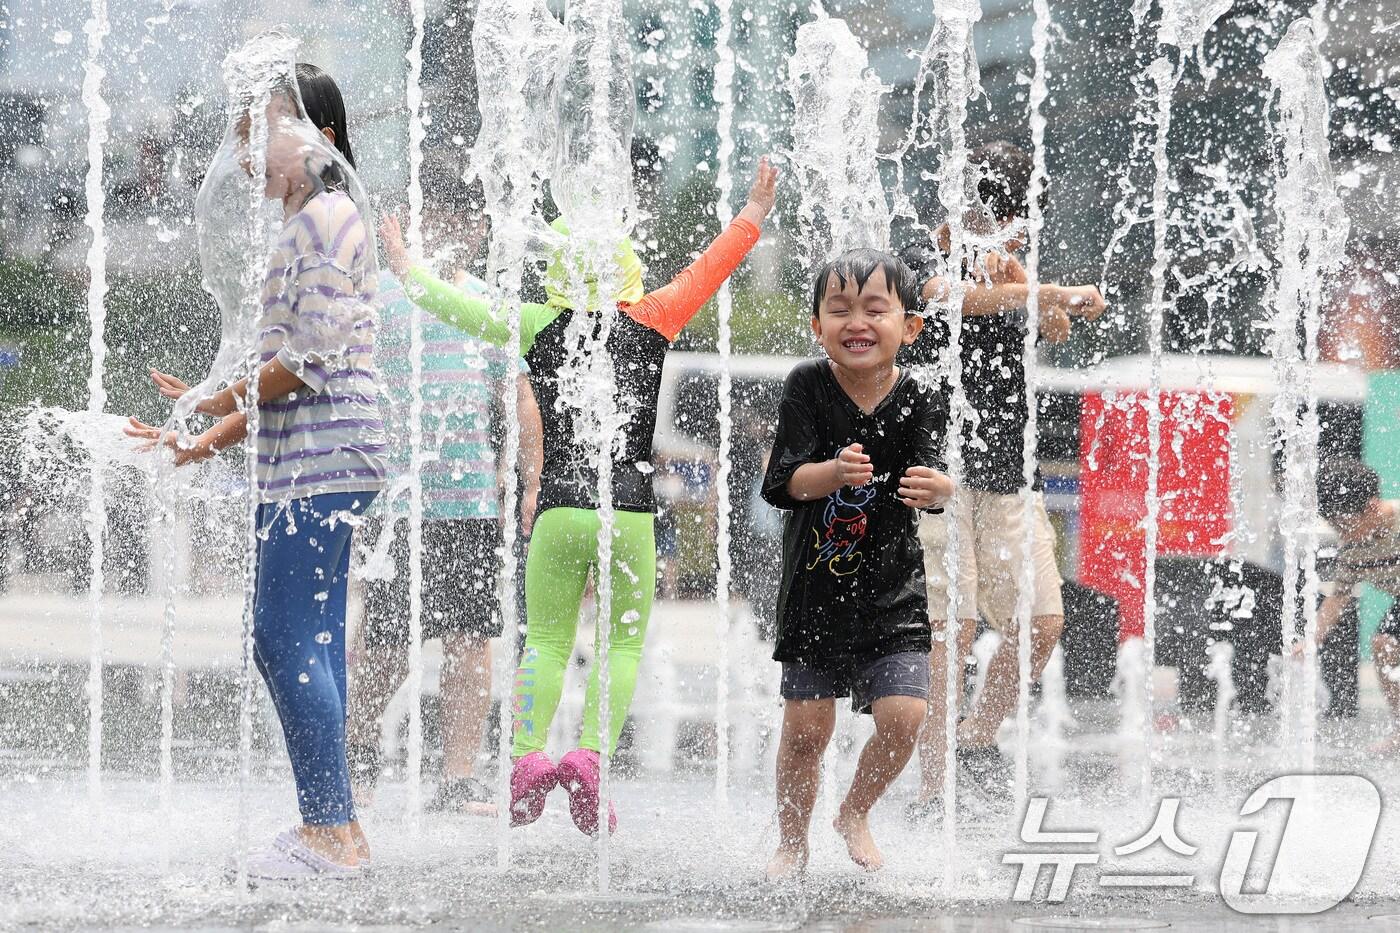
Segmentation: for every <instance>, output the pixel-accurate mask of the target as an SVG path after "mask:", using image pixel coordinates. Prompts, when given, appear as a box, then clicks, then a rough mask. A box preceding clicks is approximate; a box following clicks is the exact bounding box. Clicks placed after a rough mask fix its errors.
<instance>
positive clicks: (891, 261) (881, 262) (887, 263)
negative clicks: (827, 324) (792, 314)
mask: <svg viewBox="0 0 1400 933" xmlns="http://www.w3.org/2000/svg"><path fill="white" fill-rule="evenodd" d="M876 269H882V270H884V273H885V281H886V282H888V283H890V290H891V291H892V292H894V294H895V295H896V296H898V298H899V303H900V305H901V306H903V308H904V313H905V314H914V313H916V312H917V311H918V310H919V305H920V301H919V282H918V279H917V278H915V276H914V272H913V270H911V269H910V268H909V267H908V266H907V265H905V264H904V262H903V261H902V260H901V259H900V258H899V257H898V256H894V255H891V254H890V253H886V252H884V251H882V250H878V249H851V250H847V251H846V252H844V253H842V254H841V255H840V256H837V257H836V258H835V259H833V260H831V261H830V262H828V263H827V264H826V265H824V266H822V267H821V269H820V270H819V271H818V272H817V280H816V282H815V283H814V284H813V286H812V317H817V316H819V315H820V314H821V309H822V299H823V298H825V297H826V283H827V282H828V281H829V280H830V279H831V277H832V276H833V275H834V276H836V281H837V282H839V283H840V284H841V287H842V288H845V287H846V282H847V281H849V280H851V279H855V282H856V291H857V292H861V291H864V290H865V283H866V282H868V281H870V277H871V276H872V275H874V274H875V270H876Z"/></svg>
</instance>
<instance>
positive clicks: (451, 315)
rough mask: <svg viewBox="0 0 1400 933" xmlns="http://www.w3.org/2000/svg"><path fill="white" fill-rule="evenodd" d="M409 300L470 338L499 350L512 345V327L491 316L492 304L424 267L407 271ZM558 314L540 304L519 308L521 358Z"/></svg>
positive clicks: (523, 305) (526, 304)
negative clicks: (496, 347)
mask: <svg viewBox="0 0 1400 933" xmlns="http://www.w3.org/2000/svg"><path fill="white" fill-rule="evenodd" d="M407 279H408V283H409V284H410V285H411V287H410V288H408V289H407V291H408V294H409V297H410V298H412V299H413V301H414V303H415V304H417V305H418V306H419V307H420V308H422V309H423V310H425V311H427V312H428V313H429V314H431V315H433V317H436V318H437V319H438V320H440V321H442V322H443V323H445V324H451V325H452V326H453V327H455V328H457V329H458V330H460V331H462V332H463V333H465V334H467V335H468V336H470V337H475V338H476V339H478V340H484V341H486V342H487V343H490V344H494V345H495V346H498V347H504V346H506V345H507V344H509V343H510V325H509V324H508V323H507V322H506V321H502V320H501V319H500V318H498V317H496V316H495V315H494V314H492V313H491V312H492V308H491V302H490V301H489V300H488V299H486V298H482V297H479V296H477V295H470V294H467V293H466V292H464V291H462V290H461V289H459V288H455V287H454V286H452V285H449V284H448V283H446V282H444V281H443V280H442V279H440V278H438V277H437V276H435V275H433V274H432V273H431V272H429V271H428V270H426V269H424V268H422V267H421V266H414V267H413V268H412V269H410V270H409V271H408V276H407ZM558 316H559V311H558V310H557V309H555V308H550V307H547V306H545V305H539V304H529V303H525V304H521V306H520V355H521V356H524V355H525V354H526V353H529V352H530V347H532V346H534V343H535V336H536V335H537V334H538V333H539V332H540V331H541V330H543V329H544V328H545V327H547V326H548V325H549V323H550V322H551V321H553V320H554V319H555V318H556V317H558Z"/></svg>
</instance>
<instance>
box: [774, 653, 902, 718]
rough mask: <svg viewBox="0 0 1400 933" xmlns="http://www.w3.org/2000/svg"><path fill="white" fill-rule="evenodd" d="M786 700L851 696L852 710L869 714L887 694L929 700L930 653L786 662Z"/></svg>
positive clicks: (784, 691) (784, 667)
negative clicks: (817, 663)
mask: <svg viewBox="0 0 1400 933" xmlns="http://www.w3.org/2000/svg"><path fill="white" fill-rule="evenodd" d="M781 692H782V697H783V699H784V700H830V699H834V698H835V697H844V696H849V697H850V698H851V709H852V710H854V711H855V712H857V713H869V712H870V711H871V706H872V705H873V704H874V703H875V701H876V700H879V699H882V698H884V697H918V698H919V699H921V700H927V699H928V655H926V654H923V653H921V652H918V651H902V652H899V653H898V654H887V655H885V656H884V657H881V658H875V659H874V660H871V661H865V660H863V659H855V658H852V659H850V660H849V662H848V663H846V664H842V665H838V666H835V667H829V668H828V667H823V668H821V669H817V668H813V667H809V666H807V665H805V664H798V663H797V662H795V661H784V662H783V685H782V690H781Z"/></svg>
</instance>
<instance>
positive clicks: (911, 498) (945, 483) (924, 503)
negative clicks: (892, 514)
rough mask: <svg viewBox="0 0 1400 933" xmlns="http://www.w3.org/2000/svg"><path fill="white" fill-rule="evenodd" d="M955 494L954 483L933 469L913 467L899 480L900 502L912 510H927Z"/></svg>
mask: <svg viewBox="0 0 1400 933" xmlns="http://www.w3.org/2000/svg"><path fill="white" fill-rule="evenodd" d="M952 494H953V481H952V480H951V479H949V478H948V477H947V476H945V475H944V474H942V473H940V472H938V471H937V470H935V469H933V468H932V467H926V466H912V467H910V468H909V469H907V470H905V471H904V475H903V476H901V477H900V478H899V501H900V502H903V503H904V504H905V505H907V506H909V508H911V509H927V508H930V507H931V506H935V505H938V504H939V503H940V502H943V501H944V500H946V499H947V498H948V497H949V496H951V495H952Z"/></svg>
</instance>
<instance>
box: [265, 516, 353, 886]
mask: <svg viewBox="0 0 1400 933" xmlns="http://www.w3.org/2000/svg"><path fill="white" fill-rule="evenodd" d="M373 497H374V494H373V493H332V494H326V495H320V496H313V497H309V498H306V499H299V500H295V501H293V502H290V503H288V504H285V505H279V506H265V507H264V508H263V509H262V510H260V513H259V519H260V521H259V526H260V530H261V532H262V537H263V540H262V543H261V545H260V547H259V549H258V568H257V570H258V572H257V592H256V594H255V597H254V610H253V611H254V617H253V640H254V649H255V651H256V656H257V662H258V666H259V669H260V670H261V671H262V672H263V675H264V677H265V678H266V680H267V684H268V689H269V691H270V692H271V693H272V694H273V700H274V703H275V704H276V706H277V711H278V716H279V718H280V719H281V724H282V732H283V736H284V737H285V739H286V744H287V752H288V755H289V757H290V758H291V762H292V773H293V776H294V778H295V781H296V786H297V799H298V804H299V807H300V810H301V816H302V825H301V827H299V830H298V832H299V835H300V837H301V841H302V842H303V843H304V844H305V845H306V846H307V847H308V848H310V849H311V850H312V851H313V852H316V853H317V854H319V855H321V856H323V857H325V858H327V859H329V860H331V861H332V862H335V863H337V864H340V865H352V866H353V865H355V864H357V863H358V861H359V853H358V851H357V845H356V841H355V836H354V834H353V833H352V830H351V823H352V821H354V819H355V810H354V802H353V800H352V798H351V794H350V777H349V769H348V766H347V763H346V757H345V704H344V700H343V690H344V683H345V672H344V670H343V668H344V663H345V645H344V619H343V613H344V605H345V594H344V589H345V587H346V585H347V583H348V579H347V578H348V553H349V548H350V541H351V535H352V528H351V526H350V524H349V523H348V522H345V521H340V520H334V521H333V520H332V515H333V514H334V513H341V512H349V513H351V514H356V515H357V514H361V513H362V512H363V511H364V509H365V507H366V506H368V504H369V502H370V501H371V500H372V499H373ZM328 606H329V607H330V610H329V611H328ZM337 606H338V607H339V611H340V612H341V614H342V618H341V619H340V620H339V625H338V626H337V625H336V624H335V623H336V620H334V619H331V618H330V617H329V612H330V611H334V610H335V607H337ZM337 633H338V635H337ZM337 637H338V638H339V640H340V644H338V645H337V644H335V642H336V640H337Z"/></svg>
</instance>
